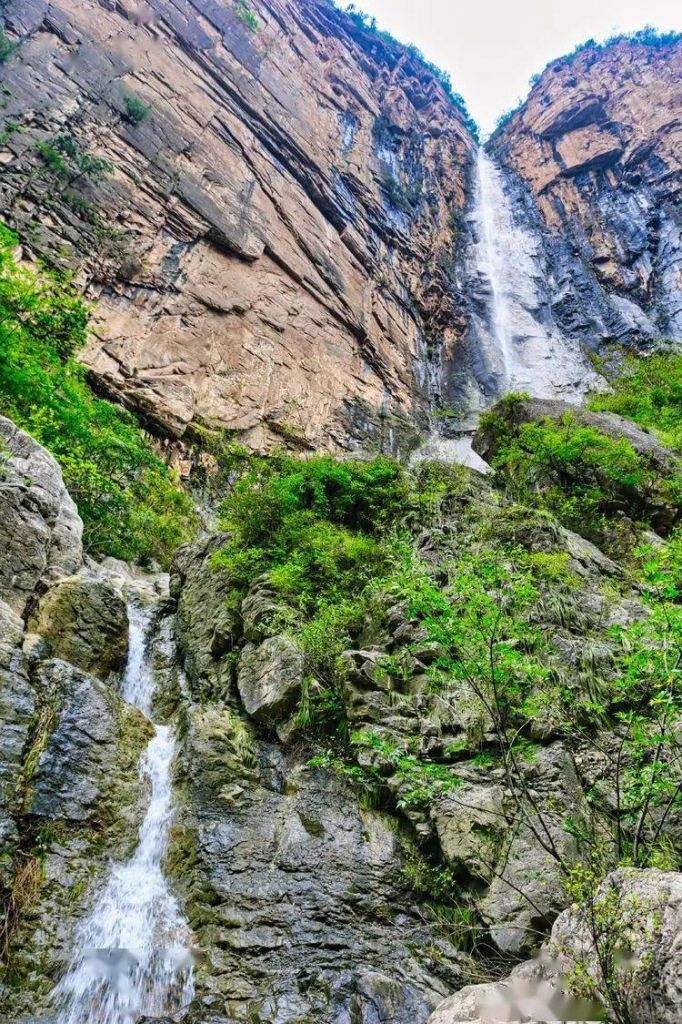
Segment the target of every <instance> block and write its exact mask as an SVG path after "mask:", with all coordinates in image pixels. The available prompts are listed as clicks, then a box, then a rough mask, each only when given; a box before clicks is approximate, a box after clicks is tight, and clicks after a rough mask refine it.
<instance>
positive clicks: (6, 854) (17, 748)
mask: <svg viewBox="0 0 682 1024" xmlns="http://www.w3.org/2000/svg"><path fill="white" fill-rule="evenodd" d="M23 635H24V624H23V622H22V621H21V619H20V618H19V616H18V615H16V614H15V613H14V612H13V611H12V610H11V608H9V606H8V605H6V604H4V603H3V602H0V889H2V888H4V887H5V886H6V885H8V884H9V881H10V879H11V877H12V870H13V868H12V855H13V853H14V850H15V849H16V845H17V842H18V840H19V830H18V827H17V821H16V815H17V812H18V810H19V803H20V799H21V792H20V783H21V775H22V765H23V755H24V748H25V746H26V743H27V740H28V736H29V733H30V731H31V727H32V725H33V721H34V718H35V712H36V701H35V694H34V691H33V687H32V686H31V684H30V681H29V676H28V666H27V664H26V658H25V656H24V654H23V651H22V640H23Z"/></svg>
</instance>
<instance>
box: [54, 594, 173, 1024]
mask: <svg viewBox="0 0 682 1024" xmlns="http://www.w3.org/2000/svg"><path fill="white" fill-rule="evenodd" d="M151 613H152V608H149V607H142V606H138V605H136V604H134V603H131V604H130V606H129V617H130V646H129V652H128V664H127V667H126V672H125V677H124V680H123V686H122V697H123V699H124V700H126V701H128V702H129V703H130V704H133V705H134V706H135V707H137V708H138V709H139V710H140V711H141V712H142V713H143V714H144V715H146V716H147V717H148V718H151V711H152V700H153V696H154V685H155V684H154V673H153V668H152V664H151V658H150V657H149V655H148V653H147V650H146V637H147V632H148V629H149V625H150V619H151ZM174 751H175V740H174V736H173V733H172V730H171V729H170V727H169V726H165V725H157V726H156V727H155V734H154V737H153V739H152V740H151V742H150V743H149V746H148V747H147V750H146V752H145V754H144V756H143V758H142V761H141V764H140V776H141V778H142V779H143V780H144V782H145V783H146V785H147V786H148V788H149V792H150V801H149V807H148V810H147V814H146V816H145V819H144V821H143V823H142V826H141V828H140V833H139V842H138V846H137V849H136V851H135V853H134V854H133V856H132V857H131V859H130V860H128V861H127V862H125V863H122V864H115V865H113V866H112V868H111V870H110V873H109V876H108V879H107V881H106V883H105V886H104V889H103V890H102V892H101V893H100V895H99V897H98V898H97V900H96V902H95V905H94V907H93V908H92V910H91V912H90V914H89V916H88V917H87V918H85V920H84V921H83V922H82V923H81V925H80V926H79V928H78V931H77V934H76V945H75V952H74V956H73V959H72V962H71V965H70V967H69V969H68V971H67V973H66V975H65V976H64V978H62V980H61V981H60V983H59V985H58V986H57V988H56V990H55V999H56V1002H57V1005H58V1007H59V1013H58V1016H57V1024H134V1022H135V1021H137V1019H138V1018H139V1017H141V1016H145V1015H148V1016H159V1015H162V1014H166V1013H174V1012H175V1011H177V1010H178V1009H179V1008H180V1007H181V1006H183V1005H185V1004H186V1003H188V1002H189V1001H190V999H191V997H192V994H193V977H192V960H191V955H190V947H191V936H190V932H189V928H188V926H187V924H186V922H185V920H184V918H183V916H182V914H181V912H180V908H179V906H178V903H177V900H176V899H175V897H174V896H173V894H172V892H171V890H170V888H169V885H168V882H167V880H166V878H165V876H164V873H163V867H162V865H163V859H164V856H165V853H166V848H167V844H168V833H169V829H170V825H171V819H172V810H173V808H172V788H171V774H172V764H173V756H174Z"/></svg>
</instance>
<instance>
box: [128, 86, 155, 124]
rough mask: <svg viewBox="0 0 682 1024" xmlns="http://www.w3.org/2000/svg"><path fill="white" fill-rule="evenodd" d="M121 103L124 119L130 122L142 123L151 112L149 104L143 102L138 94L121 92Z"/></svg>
mask: <svg viewBox="0 0 682 1024" xmlns="http://www.w3.org/2000/svg"><path fill="white" fill-rule="evenodd" d="M123 103H124V104H125V119H126V121H129V122H130V123H131V124H136V125H137V124H142V122H143V121H146V120H147V118H148V117H149V115H150V114H151V112H152V108H151V106H148V105H147V104H146V103H143V102H142V100H141V99H140V98H139V97H138V96H133V95H132V94H131V93H124V94H123Z"/></svg>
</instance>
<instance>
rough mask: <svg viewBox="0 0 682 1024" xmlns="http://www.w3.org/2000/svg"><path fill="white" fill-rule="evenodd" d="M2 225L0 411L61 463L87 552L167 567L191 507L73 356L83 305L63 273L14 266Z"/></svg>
mask: <svg viewBox="0 0 682 1024" xmlns="http://www.w3.org/2000/svg"><path fill="white" fill-rule="evenodd" d="M16 244H17V240H16V238H15V237H14V236H13V235H12V234H11V232H9V231H8V230H7V229H6V228H4V227H3V228H0V412H1V413H2V414H3V415H6V416H9V417H10V418H11V419H13V420H14V421H15V422H16V423H17V425H18V426H20V427H22V428H23V429H24V430H26V431H28V432H29V433H30V434H32V435H33V437H35V438H36V440H38V441H39V442H40V443H41V444H43V445H45V447H46V448H47V449H48V450H49V451H51V452H52V454H53V455H54V456H55V458H56V459H57V461H58V462H59V464H60V465H61V467H62V471H63V473H64V479H65V482H66V485H67V487H68V488H69V491H70V492H71V494H72V496H73V497H74V499H75V501H76V503H77V505H78V509H79V512H80V514H81V517H82V518H83V523H84V527H85V534H84V541H85V545H86V548H87V550H88V551H89V552H91V553H92V554H94V555H114V556H116V557H118V558H125V559H129V560H132V561H138V562H142V563H149V562H151V561H157V562H160V563H161V564H162V565H168V563H169V560H170V558H171V556H172V553H173V551H174V549H175V548H176V547H177V546H178V544H180V543H182V542H183V541H185V540H186V539H188V537H189V536H190V535H191V533H192V531H193V530H194V529H195V517H194V512H193V509H192V505H191V503H190V501H189V499H188V498H187V496H186V495H185V494H184V492H183V491H182V490H181V489H180V487H179V486H178V484H177V482H176V481H175V480H174V478H173V476H172V474H171V473H170V472H169V470H168V469H167V468H166V466H165V465H164V463H163V462H162V461H161V460H160V459H159V458H158V457H157V456H156V455H155V454H154V453H153V451H152V448H151V446H150V444H149V442H148V441H147V440H146V438H145V436H144V434H143V432H142V431H141V430H140V428H139V427H138V425H137V424H136V422H135V420H134V419H133V417H132V416H131V415H129V414H128V413H126V412H124V411H123V410H122V409H119V408H117V407H115V406H113V405H111V404H110V403H109V402H105V401H102V400H100V399H97V398H95V397H94V396H93V394H92V392H91V391H90V389H89V387H88V385H87V383H86V377H85V370H84V368H82V367H81V366H79V365H78V364H77V363H76V362H75V361H74V360H73V359H72V358H71V357H72V355H73V354H74V353H75V352H76V350H77V349H78V348H79V347H80V346H81V345H82V344H83V342H84V341H85V338H86V331H87V324H88V309H87V307H86V306H85V305H84V304H83V303H82V301H81V300H80V298H79V297H78V295H77V294H76V293H75V291H74V290H73V288H72V287H71V285H70V283H69V281H68V279H66V278H64V277H63V276H59V275H57V274H51V273H48V272H46V271H43V272H35V271H33V270H30V269H27V268H25V267H20V266H19V265H17V263H16V261H15V258H14V248H15V246H16Z"/></svg>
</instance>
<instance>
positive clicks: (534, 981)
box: [428, 868, 682, 1024]
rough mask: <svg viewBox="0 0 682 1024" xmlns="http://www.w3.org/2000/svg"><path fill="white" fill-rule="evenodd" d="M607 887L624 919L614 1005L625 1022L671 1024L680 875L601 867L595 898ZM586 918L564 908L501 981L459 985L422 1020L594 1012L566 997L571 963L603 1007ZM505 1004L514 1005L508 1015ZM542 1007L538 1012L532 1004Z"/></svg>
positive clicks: (594, 1015) (677, 999) (681, 975)
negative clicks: (538, 949) (539, 944)
mask: <svg viewBox="0 0 682 1024" xmlns="http://www.w3.org/2000/svg"><path fill="white" fill-rule="evenodd" d="M612 889H615V891H616V892H617V893H618V899H619V900H620V901H621V902H622V908H623V921H627V923H628V926H627V927H625V928H624V935H623V940H624V946H627V948H623V949H622V953H623V957H622V959H621V961H620V963H618V962H617V963H616V966H615V968H614V972H613V976H612V984H614V985H615V986H616V988H617V991H618V994H619V998H620V999H621V1000H622V1008H621V1013H622V1012H623V1011H624V1012H625V1013H627V1019H628V1020H629V1021H630V1022H631V1024H679V1021H680V1007H682V942H681V941H680V939H681V937H682V875H680V874H677V873H674V872H662V871H654V870H650V871H641V870H636V869H634V868H624V869H621V870H619V871H617V872H615V873H614V874H612V875H609V877H608V878H607V879H606V881H605V882H604V883H603V885H602V888H601V890H600V891H599V892H598V893H597V897H596V899H597V900H599V899H600V897H601V896H602V895H604V894H606V892H607V890H612ZM587 920H588V918H587V915H586V913H585V912H581V911H579V910H577V909H570V910H566V911H564V913H563V914H561V916H560V917H559V918H557V920H556V922H555V924H554V927H553V929H552V937H551V940H550V941H549V942H548V943H547V944H546V945H545V947H544V948H543V950H542V953H541V955H540V957H538V958H537V959H535V960H532V961H528V962H527V963H524V964H520V965H519V966H518V967H516V968H515V969H514V970H513V971H512V973H511V976H510V977H509V978H507V979H506V980H505V981H504V982H501V983H498V984H483V985H469V986H467V987H466V988H463V989H461V990H460V991H459V992H457V993H455V995H453V996H450V997H449V998H448V999H446V1000H445V1001H444V1002H443V1003H441V1005H440V1006H439V1007H438V1008H437V1010H436V1012H435V1013H434V1014H433V1015H432V1016H431V1017H430V1018H429V1021H428V1024H464V1022H467V1024H488V1021H490V1020H491V1019H492V1020H512V1019H513V1020H518V1021H524V1022H526V1024H540V1022H543V1021H555V1020H557V1019H560V1020H569V1019H570V1020H581V1021H587V1020H590V1021H591V1020H602V1019H603V1016H602V1012H601V1011H602V1007H600V1005H599V1003H598V1002H595V1001H594V1000H583V1001H579V1000H576V999H574V998H573V997H572V996H571V994H570V991H568V985H567V978H570V972H571V971H573V970H575V968H576V966H579V967H580V969H581V972H582V971H583V970H584V971H586V972H587V973H588V975H589V976H590V977H591V978H592V981H593V984H594V985H595V989H596V991H597V992H598V993H599V994H600V996H601V1002H602V1003H603V1004H604V1005H605V1006H607V1007H608V1005H609V995H608V992H607V991H606V989H605V986H604V984H603V975H602V974H601V969H600V967H599V959H598V957H597V953H596V949H595V946H594V942H593V938H592V933H591V931H590V929H589V927H588V926H587ZM616 960H617V961H618V957H617V958H616ZM520 1000H523V1001H522V1002H520ZM513 1005H516V1006H517V1008H518V1012H517V1013H516V1014H513V1015H512V1016H510V1015H509V1011H510V1008H511V1007H512V1006H513ZM505 1009H506V1012H504V1010H505ZM542 1009H544V1011H545V1012H539V1011H540V1010H542ZM496 1011H497V1012H496ZM524 1011H525V1012H524ZM529 1014H530V1016H529ZM609 1019H611V1018H609Z"/></svg>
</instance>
